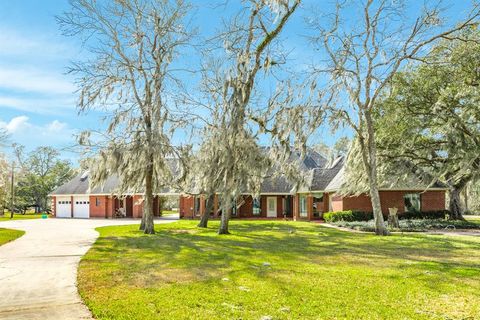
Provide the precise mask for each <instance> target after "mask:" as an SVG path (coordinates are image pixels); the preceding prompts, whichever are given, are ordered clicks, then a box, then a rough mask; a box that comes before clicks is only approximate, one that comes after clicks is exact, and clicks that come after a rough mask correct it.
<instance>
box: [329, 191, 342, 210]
mask: <svg viewBox="0 0 480 320" xmlns="http://www.w3.org/2000/svg"><path fill="white" fill-rule="evenodd" d="M330 201H331V202H332V211H343V198H342V197H341V196H339V195H335V194H330Z"/></svg>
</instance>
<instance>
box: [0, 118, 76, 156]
mask: <svg viewBox="0 0 480 320" xmlns="http://www.w3.org/2000/svg"><path fill="white" fill-rule="evenodd" d="M0 128H5V129H6V130H7V132H8V133H9V134H10V140H11V142H15V143H19V144H21V145H25V146H27V148H28V149H34V148H35V147H38V146H53V147H55V148H62V147H68V146H71V145H73V144H74V142H75V140H74V134H75V130H73V129H72V128H70V127H69V126H68V124H67V123H65V122H61V121H59V120H56V119H55V120H53V121H51V122H48V123H45V124H35V123H32V122H31V121H30V119H29V118H28V117H27V116H25V115H21V116H17V117H14V118H12V119H10V120H8V121H3V120H2V119H0Z"/></svg>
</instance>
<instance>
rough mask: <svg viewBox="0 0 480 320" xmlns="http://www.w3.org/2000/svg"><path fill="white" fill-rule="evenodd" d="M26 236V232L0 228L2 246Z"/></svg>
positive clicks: (0, 243)
mask: <svg viewBox="0 0 480 320" xmlns="http://www.w3.org/2000/svg"><path fill="white" fill-rule="evenodd" d="M24 234H25V231H21V230H14V229H5V228H0V246H1V245H3V244H5V243H7V242H10V241H13V240H15V239H17V238H20V237H21V236H23V235H24Z"/></svg>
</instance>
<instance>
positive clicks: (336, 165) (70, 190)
mask: <svg viewBox="0 0 480 320" xmlns="http://www.w3.org/2000/svg"><path fill="white" fill-rule="evenodd" d="M290 161H292V162H293V161H297V163H298V164H299V170H301V171H303V172H305V173H308V174H310V180H309V181H308V182H307V185H306V186H305V187H304V188H305V190H308V191H338V190H340V189H341V188H342V185H343V183H344V182H345V158H344V157H339V158H337V159H336V160H335V161H334V162H333V163H332V164H331V165H329V164H328V161H327V160H326V159H325V158H324V157H322V156H321V155H320V154H319V153H318V152H316V151H314V150H313V149H308V150H307V154H306V156H305V158H303V159H300V153H299V152H293V153H292V154H291V156H290ZM274 170H275V169H274V168H272V169H271V171H274ZM172 171H173V172H175V174H177V175H178V174H179V172H178V168H177V166H176V165H175V166H172ZM417 178H418V177H413V178H412V180H409V181H403V182H398V183H397V184H396V185H395V188H397V189H398V188H404V189H406V190H408V189H412V190H414V189H415V190H418V189H422V188H427V186H428V184H425V183H422V182H421V179H417ZM118 184H119V181H118V178H117V176H111V177H109V178H108V179H107V181H105V183H104V185H103V186H101V187H96V188H94V189H92V190H91V191H90V192H89V193H90V194H112V193H114V192H115V189H116V188H117V186H118ZM430 187H433V188H443V187H444V186H443V185H441V184H439V183H436V184H434V185H433V186H430ZM193 189H194V188H193ZM292 189H293V184H292V183H291V182H290V181H288V179H287V178H286V177H284V176H282V175H280V176H273V175H272V176H271V177H268V178H266V179H264V181H263V182H262V184H261V188H260V193H278V194H284V193H290V192H291V190H292ZM386 189H388V188H386ZM192 192H193V191H191V193H192ZM87 193H88V173H81V174H78V175H77V176H75V177H74V178H73V179H72V180H70V181H69V182H67V183H65V184H64V185H62V186H61V187H59V188H58V189H57V190H55V191H53V192H52V193H51V194H52V195H62V194H63V195H70V194H73V195H75V194H87ZM161 193H175V191H173V190H170V189H168V188H165V189H164V190H162V192H161Z"/></svg>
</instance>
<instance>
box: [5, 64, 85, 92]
mask: <svg viewBox="0 0 480 320" xmlns="http://www.w3.org/2000/svg"><path fill="white" fill-rule="evenodd" d="M0 88H2V89H9V90H15V91H22V92H27V93H32V92H34V93H40V94H42V95H57V94H61V95H63V94H72V95H73V92H74V91H75V86H74V85H73V83H72V82H71V81H70V80H69V79H68V78H67V77H66V76H64V75H61V74H60V73H57V72H55V71H53V70H42V69H34V68H19V67H16V68H9V67H7V66H4V65H0Z"/></svg>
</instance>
